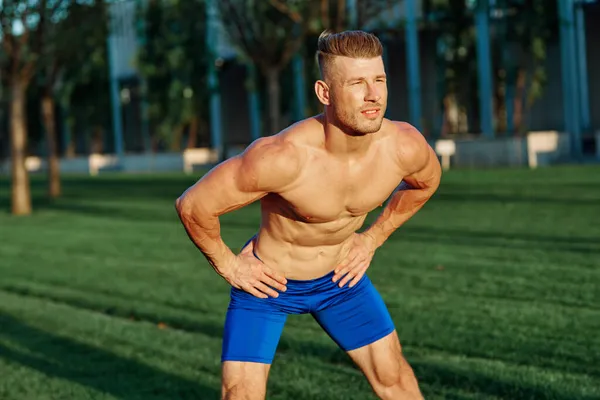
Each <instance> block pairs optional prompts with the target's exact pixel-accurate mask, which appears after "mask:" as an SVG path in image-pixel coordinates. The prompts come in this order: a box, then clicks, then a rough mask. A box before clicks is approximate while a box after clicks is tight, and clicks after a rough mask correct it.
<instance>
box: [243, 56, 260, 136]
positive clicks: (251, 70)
mask: <svg viewBox="0 0 600 400" xmlns="http://www.w3.org/2000/svg"><path fill="white" fill-rule="evenodd" d="M246 73H247V76H246V81H247V90H248V107H249V111H250V138H251V140H252V141H255V140H256V139H258V138H259V137H261V133H260V132H261V126H260V99H259V97H258V88H257V85H258V83H257V77H256V66H255V65H254V62H252V61H249V62H248V64H247V66H246Z"/></svg>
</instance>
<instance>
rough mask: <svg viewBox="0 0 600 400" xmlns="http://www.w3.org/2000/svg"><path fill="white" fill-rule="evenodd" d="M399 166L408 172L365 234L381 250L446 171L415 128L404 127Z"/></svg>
mask: <svg viewBox="0 0 600 400" xmlns="http://www.w3.org/2000/svg"><path fill="white" fill-rule="evenodd" d="M401 129H402V130H403V132H402V133H401V134H402V135H405V137H404V138H402V140H401V144H400V145H399V149H400V153H399V163H400V165H401V166H402V167H403V169H404V170H405V171H407V174H406V176H405V177H404V180H403V182H402V183H401V184H400V186H399V187H398V189H396V191H395V192H394V194H393V195H392V196H391V198H390V201H389V202H388V204H387V205H386V207H385V208H384V209H383V211H382V212H381V214H380V215H379V216H378V217H377V219H376V220H375V222H374V223H373V224H372V225H371V226H370V227H369V228H368V229H367V230H366V231H365V232H364V233H365V234H366V235H368V236H370V237H371V238H373V240H374V245H375V248H378V247H380V246H381V245H382V244H383V243H384V242H385V241H386V240H387V239H388V238H389V237H390V235H391V234H392V233H393V232H394V231H395V230H396V229H398V227H400V226H401V225H402V224H404V223H405V222H406V221H408V220H409V219H410V218H411V217H412V216H413V215H415V213H416V212H417V211H419V210H420V209H421V208H422V207H423V206H424V205H425V203H426V202H427V201H428V200H429V199H430V198H431V196H433V194H434V193H435V191H436V190H437V188H438V186H439V184H440V179H441V174H442V169H441V167H440V163H439V161H438V159H437V155H436V154H435V152H434V151H433V149H432V148H431V146H429V144H428V143H427V141H426V140H425V138H424V137H423V136H422V135H421V133H419V132H418V131H417V130H416V129H415V128H413V127H411V126H410V125H408V124H403V125H402V128H401Z"/></svg>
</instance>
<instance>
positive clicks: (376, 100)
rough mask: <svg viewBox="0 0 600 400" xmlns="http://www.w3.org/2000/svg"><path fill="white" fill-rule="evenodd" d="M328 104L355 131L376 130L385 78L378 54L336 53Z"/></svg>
mask: <svg viewBox="0 0 600 400" xmlns="http://www.w3.org/2000/svg"><path fill="white" fill-rule="evenodd" d="M330 72H331V79H329V81H330V107H331V108H332V110H333V112H334V115H335V117H336V118H337V120H338V121H339V122H340V123H341V124H342V125H344V126H345V127H347V128H349V129H351V130H352V131H354V133H355V134H356V135H366V134H369V133H374V132H377V131H379V129H380V128H381V124H382V123H383V116H384V114H385V110H386V107H387V95H388V93H387V81H386V75H385V67H384V65H383V59H382V58H381V57H376V58H369V59H364V58H360V59H356V58H348V57H336V58H335V60H334V61H333V65H332V66H331V68H330Z"/></svg>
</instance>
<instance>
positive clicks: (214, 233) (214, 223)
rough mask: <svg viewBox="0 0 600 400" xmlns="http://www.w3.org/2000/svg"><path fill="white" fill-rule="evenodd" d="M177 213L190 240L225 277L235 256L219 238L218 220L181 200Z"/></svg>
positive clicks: (216, 217)
mask: <svg viewBox="0 0 600 400" xmlns="http://www.w3.org/2000/svg"><path fill="white" fill-rule="evenodd" d="M176 209H177V213H178V215H179V219H180V220H181V223H182V225H183V226H184V228H185V231H186V233H187V235H188V237H189V238H190V240H191V241H192V242H193V243H194V244H195V245H196V247H197V248H198V250H200V252H202V254H203V255H204V257H206V259H207V261H208V262H209V263H210V265H211V266H212V267H213V268H214V269H215V271H216V272H217V273H218V274H219V275H225V274H226V273H227V271H228V266H229V265H230V262H231V260H232V259H233V258H234V257H235V254H233V252H232V251H231V249H230V248H229V247H228V246H227V245H226V244H225V242H224V241H223V239H222V237H221V225H220V223H219V218H218V216H216V215H212V214H211V213H209V212H205V211H202V210H201V209H198V208H192V207H191V206H189V205H186V204H185V203H184V202H183V201H182V200H181V199H179V200H178V201H177V204H176Z"/></svg>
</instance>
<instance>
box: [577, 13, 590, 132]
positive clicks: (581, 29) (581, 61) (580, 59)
mask: <svg viewBox="0 0 600 400" xmlns="http://www.w3.org/2000/svg"><path fill="white" fill-rule="evenodd" d="M575 19H576V22H577V35H576V36H577V58H576V60H577V66H578V68H577V76H578V77H579V106H580V112H581V126H582V128H583V130H584V131H586V132H589V131H590V130H591V122H590V95H589V92H588V70H587V49H586V40H585V14H584V12H583V5H582V4H578V5H577V7H576V8H575Z"/></svg>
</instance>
